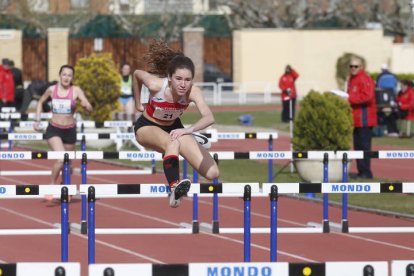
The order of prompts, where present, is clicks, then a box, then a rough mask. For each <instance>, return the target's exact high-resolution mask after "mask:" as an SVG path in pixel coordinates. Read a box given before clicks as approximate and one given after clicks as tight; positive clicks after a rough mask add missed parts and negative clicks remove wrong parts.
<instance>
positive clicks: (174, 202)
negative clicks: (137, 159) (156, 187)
mask: <svg viewBox="0 0 414 276" xmlns="http://www.w3.org/2000/svg"><path fill="white" fill-rule="evenodd" d="M136 137H137V141H138V143H140V144H141V145H143V146H144V147H148V148H151V149H153V150H156V151H158V152H161V153H163V154H164V160H163V167H164V173H165V177H166V178H167V181H168V184H169V185H170V187H171V194H170V206H171V207H173V208H176V207H178V206H180V204H181V198H182V197H183V196H185V195H186V194H187V192H188V191H189V189H190V186H191V182H190V181H189V180H188V179H184V180H182V181H179V180H180V168H179V159H178V155H179V149H180V141H179V140H177V139H174V140H172V139H171V136H170V135H169V134H168V133H167V132H165V131H164V130H162V129H160V128H159V127H156V126H144V127H141V128H139V129H138V130H137V133H136Z"/></svg>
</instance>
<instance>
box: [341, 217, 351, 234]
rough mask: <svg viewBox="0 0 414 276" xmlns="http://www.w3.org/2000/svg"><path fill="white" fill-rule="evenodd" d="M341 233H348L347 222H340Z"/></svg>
mask: <svg viewBox="0 0 414 276" xmlns="http://www.w3.org/2000/svg"><path fill="white" fill-rule="evenodd" d="M342 233H349V225H348V220H346V219H343V220H342Z"/></svg>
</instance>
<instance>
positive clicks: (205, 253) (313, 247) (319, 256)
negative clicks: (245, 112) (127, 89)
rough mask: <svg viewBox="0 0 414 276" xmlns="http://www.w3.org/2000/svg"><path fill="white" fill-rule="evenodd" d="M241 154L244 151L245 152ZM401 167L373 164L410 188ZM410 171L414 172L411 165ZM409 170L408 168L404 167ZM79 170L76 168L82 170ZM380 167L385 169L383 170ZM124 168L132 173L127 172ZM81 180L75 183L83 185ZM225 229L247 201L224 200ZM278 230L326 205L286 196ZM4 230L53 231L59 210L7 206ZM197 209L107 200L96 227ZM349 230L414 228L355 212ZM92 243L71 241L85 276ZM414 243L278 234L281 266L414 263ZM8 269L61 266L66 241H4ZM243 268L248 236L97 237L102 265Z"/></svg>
mask: <svg viewBox="0 0 414 276" xmlns="http://www.w3.org/2000/svg"><path fill="white" fill-rule="evenodd" d="M286 140H287V139H285V138H283V136H282V137H280V138H279V139H278V140H276V141H275V144H274V147H273V148H274V150H288V149H289V143H288V141H286ZM240 149H242V150H240ZM266 149H267V141H265V140H244V141H221V142H219V143H217V144H215V145H214V147H213V150H229V151H250V150H266ZM397 161H398V160H393V161H392V162H387V163H386V165H383V166H382V167H381V166H380V165H379V164H378V163H380V162H373V163H374V164H373V169H374V173H375V175H376V176H381V177H386V178H390V179H393V178H397V179H400V180H407V181H409V180H410V179H411V181H412V180H413V179H414V176H413V172H412V170H411V171H410V170H405V171H404V172H402V171H401V173H398V169H399V166H401V164H396V163H398V162H397ZM0 162H1V163H0V164H1V167H0V168H1V169H2V170H35V169H40V170H46V169H50V167H51V164H52V162H53V161H50V160H31V161H9V160H3V161H0ZM407 163H408V164H407V166H410V167H411V168H412V167H413V164H412V160H411V161H409V162H407ZM404 164H405V162H404ZM76 166H79V164H77V163H75V167H76ZM377 168H380V169H379V170H377ZM88 169H117V166H113V165H109V164H104V163H101V162H89V163H88ZM121 169H125V168H124V167H122V168H121ZM48 181H49V179H48V177H46V176H35V177H33V176H31V177H30V178H28V177H27V176H26V177H25V176H19V177H0V183H1V184H29V183H30V184H47V183H48ZM80 181H81V178H80V175H79V174H75V175H74V176H73V177H72V182H73V183H80ZM162 182H164V177H163V175H162V174H155V175H149V176H143V175H135V176H130V175H128V176H89V177H88V183H90V184H95V183H119V184H122V183H162ZM219 202H220V209H219V223H220V227H243V225H242V224H243V201H242V199H241V198H220V199H219ZM251 204H252V205H251V209H252V214H251V216H252V226H253V227H268V225H269V221H270V217H269V200H268V199H266V198H253V199H252V203H251ZM80 205H81V204H80V201H79V199H75V200H73V201H72V202H71V203H70V215H69V216H70V222H71V223H79V222H80V213H81V206H80ZM278 206H279V209H278V214H279V220H278V225H279V227H300V226H306V225H307V224H308V223H309V222H313V223H314V222H316V223H320V222H321V221H322V205H321V204H320V203H317V202H310V201H305V200H300V199H295V198H290V197H281V198H280V200H279V203H278ZM329 212H330V221H331V222H336V223H339V222H340V220H341V210H340V208H338V207H330V209H329ZM0 218H1V220H0V227H1V229H13V228H19V229H20V228H50V227H53V225H54V224H55V223H59V222H60V208H59V205H58V204H50V203H46V202H43V201H42V200H35V199H27V200H11V199H10V200H1V201H0ZM191 220H192V203H191V199H190V198H186V199H185V200H184V202H183V205H182V206H181V207H180V208H178V209H171V208H170V207H169V206H168V200H167V198H160V199H101V200H98V201H97V203H96V227H99V228H106V227H108V228H109V227H110V228H118V227H131V228H155V227H167V228H170V227H179V225H180V223H183V222H184V223H191ZM199 221H200V222H205V223H211V221H212V200H211V199H210V198H200V200H199ZM349 221H350V226H411V227H414V221H412V220H406V219H401V218H400V219H399V218H394V217H386V216H381V215H376V214H371V213H365V212H359V211H353V210H350V211H349ZM269 241H270V237H269V234H252V248H251V258H252V261H260V262H265V261H269V259H270V243H269ZM87 254H88V252H87V237H86V236H85V235H81V234H78V233H74V232H72V233H71V234H70V237H69V261H72V262H80V263H81V266H82V275H87V259H88V257H87V256H88V255H87ZM413 258H414V240H413V239H412V234H343V233H339V232H331V233H329V234H279V236H278V261H286V262H324V261H371V260H375V261H390V260H407V259H409V260H412V259H413ZM0 261H2V262H23V261H24V262H32V261H34V262H55V261H60V236H0ZM241 261H243V235H242V234H226V235H224V234H219V235H217V234H211V233H209V232H204V231H202V232H201V233H199V234H191V235H172V234H171V235H97V236H96V263H148V262H151V263H189V262H241Z"/></svg>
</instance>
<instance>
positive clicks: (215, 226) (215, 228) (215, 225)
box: [213, 221, 220, 234]
mask: <svg viewBox="0 0 414 276" xmlns="http://www.w3.org/2000/svg"><path fill="white" fill-rule="evenodd" d="M219 229H220V228H219V222H218V221H213V233H214V234H219V233H220V230H219Z"/></svg>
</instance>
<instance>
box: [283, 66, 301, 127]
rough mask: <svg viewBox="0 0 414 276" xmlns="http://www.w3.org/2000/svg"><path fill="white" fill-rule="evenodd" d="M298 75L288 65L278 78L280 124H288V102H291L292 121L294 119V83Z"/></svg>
mask: <svg viewBox="0 0 414 276" xmlns="http://www.w3.org/2000/svg"><path fill="white" fill-rule="evenodd" d="M298 77H299V74H298V73H297V72H296V71H295V70H293V68H292V67H291V66H290V65H287V66H286V68H285V73H284V74H283V75H282V76H281V77H280V80H279V88H280V89H281V90H282V104H283V109H282V122H284V123H288V122H289V119H290V116H289V115H290V112H289V109H290V100H291V101H292V120H293V118H294V117H295V104H296V88H295V81H296V79H297V78H298Z"/></svg>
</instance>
